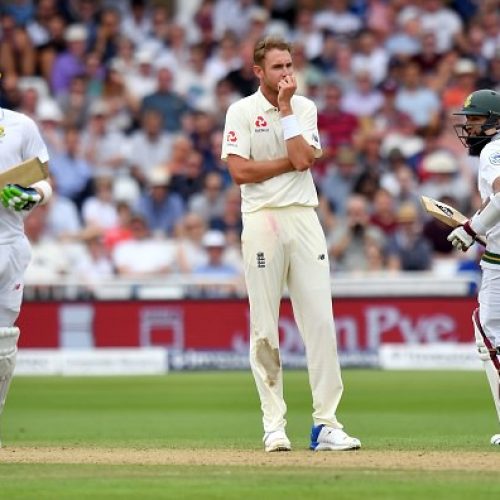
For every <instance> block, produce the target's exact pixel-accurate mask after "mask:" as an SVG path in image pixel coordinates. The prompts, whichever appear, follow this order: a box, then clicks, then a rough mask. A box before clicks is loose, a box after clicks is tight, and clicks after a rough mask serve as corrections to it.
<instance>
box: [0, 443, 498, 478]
mask: <svg viewBox="0 0 500 500" xmlns="http://www.w3.org/2000/svg"><path fill="white" fill-rule="evenodd" d="M0 463H23V464H35V463H36V464H109V465H112V464H116V465H120V464H143V465H184V466H200V465H209V466H247V467H248V466H255V467H259V466H266V467H269V466H272V467H308V466H310V467H331V468H334V469H337V470H338V469H379V470H384V469H385V470H387V469H393V470H398V469H399V470H422V471H424V470H428V471H439V470H442V471H445V470H447V471H450V470H455V471H461V470H463V471H469V472H470V471H472V470H477V471H483V472H485V471H492V472H498V471H499V470H500V453H496V450H492V451H490V452H457V451H443V452H439V451H435V452H434V451H432V452H429V451H371V450H358V451H348V452H319V453H314V452H311V451H306V450H295V451H291V452H280V453H265V452H264V451H256V450H218V449H217V450H208V449H191V450H190V449H183V450H179V449H132V448H126V449H125V448H76V447H75V448H74V447H61V448H45V447H35V448H28V447H18V448H16V447H5V448H2V449H0Z"/></svg>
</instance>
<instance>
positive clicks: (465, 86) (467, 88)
mask: <svg viewBox="0 0 500 500" xmlns="http://www.w3.org/2000/svg"><path fill="white" fill-rule="evenodd" d="M477 76H478V71H477V67H476V65H475V64H474V62H472V61H471V60H470V59H458V61H457V62H456V63H455V65H454V68H453V77H452V81H451V82H450V85H448V87H447V88H445V89H444V91H443V93H442V97H441V102H442V104H443V111H444V113H445V115H446V116H447V115H450V114H451V113H452V112H453V111H458V110H459V109H461V107H462V105H463V103H464V101H465V98H466V97H467V96H468V95H469V94H472V92H474V90H476V89H477Z"/></svg>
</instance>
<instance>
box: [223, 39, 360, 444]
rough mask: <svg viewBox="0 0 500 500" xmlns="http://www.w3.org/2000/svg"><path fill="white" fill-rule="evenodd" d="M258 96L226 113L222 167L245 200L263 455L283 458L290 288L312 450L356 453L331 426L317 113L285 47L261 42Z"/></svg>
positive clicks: (332, 356) (331, 358) (336, 388)
mask: <svg viewBox="0 0 500 500" xmlns="http://www.w3.org/2000/svg"><path fill="white" fill-rule="evenodd" d="M253 68H254V72H255V74H256V76H257V77H258V78H259V81H260V86H259V89H258V90H257V92H255V93H254V94H253V95H250V96H248V97H245V98H243V99H241V100H239V101H237V102H235V103H233V104H232V105H231V106H230V108H229V109H228V111H227V115H226V123H225V131H224V142H223V146H222V155H221V158H222V159H223V160H226V161H227V164H228V168H229V171H230V173H231V176H232V178H233V180H234V181H235V182H236V183H237V184H239V185H240V188H241V194H242V206H241V211H242V219H243V233H242V252H243V259H244V266H245V278H246V284H247V290H248V297H249V304H250V364H251V367H252V373H253V376H254V379H255V383H256V386H257V390H258V393H259V396H260V401H261V408H262V412H263V425H264V439H263V441H264V448H265V450H266V451H268V452H272V451H288V450H290V449H291V444H290V441H289V439H288V437H287V435H286V420H285V414H286V404H285V401H284V399H283V378H282V375H283V374H282V365H281V359H280V353H279V337H278V318H279V307H280V301H281V297H282V294H283V291H284V287H285V286H287V287H288V291H289V294H290V299H291V302H292V306H293V311H294V316H295V320H296V322H297V325H298V328H299V331H300V333H301V335H302V338H303V341H304V344H305V348H306V356H307V366H308V372H309V382H310V386H311V390H312V399H313V408H314V412H313V428H312V432H311V445H310V448H311V449H313V450H316V451H321V450H349V449H356V448H359V447H360V446H361V444H360V441H359V440H358V439H356V438H353V437H350V436H349V435H347V434H346V433H345V432H344V431H343V430H342V428H343V426H342V424H340V422H339V421H338V420H337V418H336V411H337V406H338V404H339V401H340V398H341V395H342V390H343V385H342V379H341V374H340V367H339V363H338V356H337V343H336V336H335V326H334V321H333V313H332V295H331V285H330V266H329V263H328V251H327V248H326V243H325V237H324V233H323V230H322V227H321V225H320V223H319V220H318V217H317V214H316V211H315V207H316V206H317V205H318V199H317V195H316V189H315V186H314V182H313V177H312V175H311V171H310V169H311V167H312V166H313V165H314V160H315V158H318V157H320V156H321V146H320V142H319V134H318V129H317V109H316V106H315V104H314V103H313V102H312V101H311V100H309V99H307V98H305V97H302V96H298V95H295V90H296V88H297V83H296V80H295V77H294V76H293V64H292V57H291V50H290V45H289V44H288V43H287V42H286V41H284V40H282V39H281V38H275V37H268V38H265V39H263V40H261V41H259V42H258V43H257V44H256V46H255V50H254V67H253Z"/></svg>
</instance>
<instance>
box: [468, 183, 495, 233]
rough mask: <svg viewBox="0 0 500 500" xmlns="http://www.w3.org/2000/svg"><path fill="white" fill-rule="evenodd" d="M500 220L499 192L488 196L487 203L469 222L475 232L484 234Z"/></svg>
mask: <svg viewBox="0 0 500 500" xmlns="http://www.w3.org/2000/svg"><path fill="white" fill-rule="evenodd" d="M498 222H500V192H498V193H495V194H492V195H491V196H490V201H489V203H488V204H487V205H486V206H485V207H484V208H483V209H482V210H480V211H479V212H476V213H475V214H474V216H473V217H472V218H471V219H470V221H469V224H470V227H471V228H472V230H473V231H474V232H475V233H476V234H481V235H485V234H486V233H487V232H488V231H489V230H490V229H491V228H492V227H493V226H495V225H496V224H497V223H498Z"/></svg>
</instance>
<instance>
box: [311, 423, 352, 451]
mask: <svg viewBox="0 0 500 500" xmlns="http://www.w3.org/2000/svg"><path fill="white" fill-rule="evenodd" d="M358 448H361V441H360V440H359V439H357V438H354V437H351V436H349V435H348V434H346V433H345V432H344V431H343V430H342V429H334V428H333V427H328V426H327V425H316V426H313V428H312V430H311V445H310V449H311V450H314V451H344V450H357V449H358Z"/></svg>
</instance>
